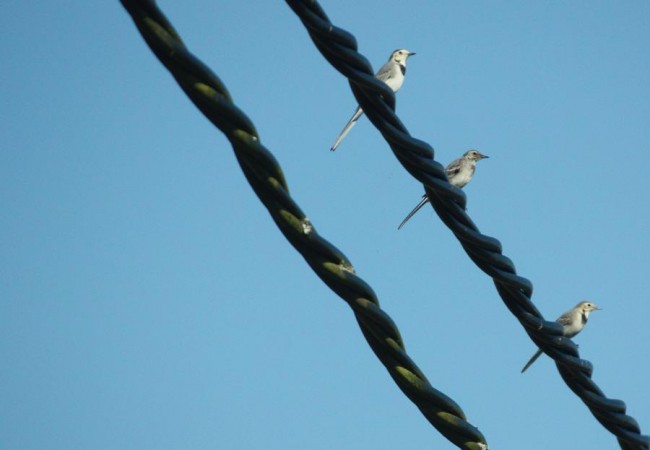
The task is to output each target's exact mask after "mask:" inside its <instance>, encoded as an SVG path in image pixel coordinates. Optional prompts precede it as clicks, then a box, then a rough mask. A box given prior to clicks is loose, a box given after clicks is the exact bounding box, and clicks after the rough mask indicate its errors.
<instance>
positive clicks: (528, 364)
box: [521, 350, 542, 373]
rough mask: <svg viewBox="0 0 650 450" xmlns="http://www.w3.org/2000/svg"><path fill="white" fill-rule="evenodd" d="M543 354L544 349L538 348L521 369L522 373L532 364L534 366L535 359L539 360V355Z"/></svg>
mask: <svg viewBox="0 0 650 450" xmlns="http://www.w3.org/2000/svg"><path fill="white" fill-rule="evenodd" d="M541 354H542V351H541V350H537V352H536V353H535V354H534V355H533V357H532V358H530V360H529V361H528V362H527V363H526V365H525V366H524V368H523V369H521V373H524V372H525V371H526V369H528V368H529V367H530V366H532V365H533V363H534V362H535V361H537V358H539V357H540V356H541Z"/></svg>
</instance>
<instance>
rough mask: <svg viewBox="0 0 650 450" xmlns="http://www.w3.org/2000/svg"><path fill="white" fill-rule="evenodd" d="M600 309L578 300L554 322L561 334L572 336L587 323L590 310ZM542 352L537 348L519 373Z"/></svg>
mask: <svg viewBox="0 0 650 450" xmlns="http://www.w3.org/2000/svg"><path fill="white" fill-rule="evenodd" d="M596 310H600V308H599V307H598V306H596V305H595V304H594V303H591V302H580V303H578V304H577V305H576V306H575V307H574V308H573V309H570V310H569V311H567V312H565V313H564V314H562V315H561V316H560V317H558V318H557V320H556V322H557V323H559V324H560V325H562V328H563V330H562V335H563V336H564V337H568V338H572V337H573V336H575V335H576V334H578V333H580V332H581V331H582V329H583V328H584V327H585V325H587V319H589V314H590V313H591V312H592V311H596ZM541 354H542V351H541V350H539V349H538V350H537V352H535V354H534V355H533V357H532V358H530V360H529V361H528V362H527V363H526V365H525V366H524V368H523V369H521V373H524V372H525V371H526V369H528V368H529V367H530V366H531V365H532V364H533V363H534V362H535V361H537V358H539V356H540V355H541Z"/></svg>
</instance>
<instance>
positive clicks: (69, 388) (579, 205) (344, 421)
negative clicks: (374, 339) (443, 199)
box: [0, 0, 650, 450]
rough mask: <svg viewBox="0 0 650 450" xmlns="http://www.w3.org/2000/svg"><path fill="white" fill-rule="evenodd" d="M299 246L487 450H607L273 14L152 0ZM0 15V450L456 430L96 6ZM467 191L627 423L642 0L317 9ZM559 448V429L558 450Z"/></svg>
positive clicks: (352, 439) (337, 4) (646, 11)
mask: <svg viewBox="0 0 650 450" xmlns="http://www.w3.org/2000/svg"><path fill="white" fill-rule="evenodd" d="M160 5H161V7H162V8H163V10H164V11H165V13H166V14H167V16H168V18H169V19H170V20H171V21H172V23H173V24H174V25H175V27H176V29H177V30H178V32H179V33H180V34H181V36H182V37H183V39H184V41H185V43H186V44H187V45H188V47H189V48H190V49H191V50H192V51H193V52H194V53H195V54H196V55H197V56H198V57H199V58H201V59H202V60H203V61H204V62H205V63H206V64H208V65H209V66H210V67H211V68H212V69H213V70H214V71H215V72H216V73H217V74H218V75H219V77H221V79H222V80H223V81H224V82H225V84H226V85H227V86H228V88H229V90H230V92H231V93H232V95H233V98H234V100H235V102H236V103H237V104H238V105H239V106H240V107H241V108H242V109H243V110H244V111H245V112H246V113H247V114H248V115H249V116H250V117H251V119H252V120H253V121H254V123H255V124H256V126H257V129H258V131H259V133H260V135H261V139H262V141H263V142H264V144H265V145H266V146H267V147H268V148H269V149H271V151H272V152H273V153H274V155H275V156H276V158H277V159H278V161H279V162H280V164H281V165H282V167H283V169H284V172H285V175H286V177H287V180H288V183H289V186H290V189H291V192H292V194H293V195H294V198H295V199H296V201H297V202H298V203H299V204H300V206H301V207H302V208H303V210H304V211H305V212H306V213H307V214H308V216H309V217H310V218H311V220H312V222H313V224H314V225H315V227H316V228H317V230H318V231H319V233H320V234H321V235H323V236H324V237H325V238H327V239H328V240H330V241H331V242H332V243H334V244H335V245H336V246H338V247H339V248H340V249H341V250H342V251H343V252H344V253H345V254H346V255H347V256H348V257H349V258H350V259H351V261H352V262H353V264H354V265H355V268H356V270H357V273H358V275H360V276H361V277H362V278H364V279H365V280H366V281H367V282H368V283H369V284H370V285H371V286H372V287H373V288H374V289H375V291H376V292H377V294H378V296H379V299H380V302H381V305H382V307H383V308H384V309H385V310H386V311H387V313H388V314H390V315H391V317H392V318H393V319H394V320H395V322H396V323H397V325H398V327H399V329H400V331H401V333H402V336H403V338H404V340H405V343H406V347H407V350H408V352H409V354H410V355H411V357H412V358H413V359H414V360H415V361H416V363H417V364H418V365H419V366H420V368H421V369H422V370H423V371H424V372H425V373H426V375H427V376H428V378H429V380H430V381H431V383H432V384H433V386H435V387H436V388H437V389H439V390H441V391H443V392H445V393H446V394H447V395H449V396H450V397H452V398H453V399H454V400H456V401H457V402H458V403H459V404H460V405H461V407H462V408H463V410H464V411H465V413H466V414H467V417H468V419H469V421H470V422H471V423H472V424H474V425H476V426H478V427H479V428H480V429H481V431H482V432H483V433H484V434H485V436H486V437H487V439H488V442H489V443H490V446H491V448H494V449H515V448H525V449H528V450H541V449H548V448H569V447H571V448H589V449H592V450H604V449H613V448H617V444H616V441H615V439H614V437H613V436H612V435H611V434H610V433H609V432H607V431H606V430H605V429H604V428H603V427H602V426H601V425H600V424H599V423H598V422H597V421H596V420H595V419H594V417H593V416H592V415H591V413H590V412H589V410H588V409H587V408H586V407H585V406H584V405H583V404H582V403H581V402H580V400H579V399H578V398H577V397H576V396H575V395H574V394H573V393H572V392H570V391H569V389H568V388H567V387H566V386H565V384H564V383H563V382H562V380H561V379H560V377H559V375H558V373H557V371H556V369H555V366H554V364H552V362H551V361H550V360H549V359H548V358H547V357H543V358H541V359H540V360H539V361H538V362H537V363H536V364H535V365H534V366H533V367H532V368H531V369H530V370H529V372H527V373H526V374H525V375H522V374H520V373H519V371H520V369H521V367H522V366H523V364H524V363H525V362H526V361H527V360H528V358H529V357H530V356H531V355H532V354H533V353H534V351H535V346H534V344H533V343H532V342H531V341H530V339H529V338H528V337H527V335H526V334H525V333H524V330H523V328H522V327H521V326H520V325H519V323H518V322H517V321H516V319H515V318H514V317H513V316H512V315H511V314H510V312H509V311H508V310H507V309H506V308H505V306H504V305H503V303H502V301H501V299H500V298H499V297H498V295H497V293H496V291H495V289H494V285H493V283H492V280H491V279H490V278H489V277H487V276H486V275H485V274H483V273H482V272H480V271H479V270H478V269H477V268H476V267H475V266H474V264H473V263H472V262H471V261H470V260H469V258H468V257H467V256H466V254H465V253H464V252H463V251H462V249H461V247H460V245H459V244H458V242H457V241H456V240H455V238H454V237H453V236H452V234H451V232H449V230H448V229H447V228H446V227H445V226H444V225H442V223H441V222H440V220H439V219H438V218H437V217H436V216H435V215H434V213H433V212H432V210H431V208H427V209H424V210H423V211H422V212H420V213H419V214H418V215H417V216H415V217H414V219H412V221H411V222H410V223H409V224H408V225H407V226H406V227H405V228H404V229H402V230H401V231H399V232H398V231H397V225H398V224H399V222H400V221H401V220H402V218H403V217H404V215H405V214H406V213H407V212H408V211H409V210H410V209H411V208H412V207H413V206H414V205H415V204H416V203H417V201H418V200H419V198H420V195H421V194H422V192H423V189H422V187H421V185H418V183H417V182H416V181H415V180H413V179H412V178H411V177H410V176H409V175H408V174H407V173H406V172H405V171H404V170H403V169H402V168H401V166H399V164H398V163H397V161H396V159H395V157H394V156H393V155H392V152H391V151H390V149H389V147H388V145H387V144H386V143H385V142H384V141H383V140H382V138H381V137H380V135H379V133H378V132H377V131H376V130H375V129H374V128H373V127H372V125H371V124H370V123H369V122H368V120H367V119H366V118H364V119H362V120H361V121H360V122H359V123H358V125H357V126H356V128H354V130H353V131H352V132H351V133H350V135H349V136H348V137H347V138H346V140H345V141H344V142H343V144H342V145H341V147H340V149H339V150H338V151H337V152H335V153H332V152H330V151H329V146H330V145H331V143H332V142H333V140H334V138H335V137H336V135H337V134H338V132H339V131H340V130H341V128H342V127H343V125H344V124H345V122H346V121H347V120H348V118H349V117H350V115H351V114H352V112H353V110H354V107H355V101H354V99H353V97H352V95H351V93H350V90H349V87H348V85H347V81H346V80H345V79H344V78H343V77H342V76H341V75H339V74H338V73H337V72H336V71H335V70H334V69H332V68H331V67H330V66H329V64H328V63H327V62H326V61H325V60H324V59H323V57H322V56H321V55H320V54H319V53H318V51H317V50H316V49H315V47H314V45H313V43H312V42H311V40H310V39H309V37H308V35H307V33H306V31H305V30H304V28H303V26H302V24H301V23H300V22H299V20H298V18H297V17H296V16H295V15H294V14H293V12H292V11H291V10H290V8H289V7H288V6H287V5H286V3H284V2H282V1H277V2H250V3H248V2H213V1H205V0H197V1H188V2H171V1H164V2H161V3H160ZM3 6H4V7H3V13H2V14H1V15H0V29H1V30H2V31H0V33H1V36H2V39H0V50H1V51H2V55H3V58H2V67H3V68H2V76H1V79H2V82H1V83H0V95H1V101H0V123H1V125H0V211H1V213H0V360H1V361H2V365H1V375H0V447H1V448H2V449H7V450H71V449H94V450H108V449H134V450H135V449H170V450H175V449H179V450H180V449H183V450H186V449H193V450H199V449H244V450H246V449H260V448H265V449H294V448H295V449H298V448H304V449H310V450H311V449H315V450H318V449H323V450H325V449H350V450H352V449H355V450H359V449H361V450H366V449H368V450H369V449H373V450H374V449H394V448H404V447H408V448H418V449H419V448H438V449H439V448H454V447H453V446H452V445H451V444H450V443H449V442H448V441H447V440H446V439H445V438H443V437H442V436H441V435H440V434H439V433H438V432H437V431H436V430H435V429H433V428H432V427H431V426H430V425H429V424H428V422H427V421H426V420H425V419H424V418H423V417H422V416H421V415H420V413H419V411H418V410H417V409H416V408H415V406H414V405H412V404H411V403H410V402H409V401H408V400H407V399H406V398H405V397H404V396H403V395H402V394H401V392H400V391H399V390H398V388H397V387H396V386H395V385H394V383H393V381H392V380H391V379H390V377H389V376H388V374H387V372H386V371H385V369H384V368H383V366H382V365H381V364H380V363H379V362H378V361H377V359H376V358H375V356H374V355H373V354H372V352H371V350H370V349H369V347H368V345H367V344H366V342H365V340H364V339H363V336H362V335H361V333H360V331H359V328H358V326H357V324H356V322H355V320H354V317H353V315H352V313H351V310H350V309H349V307H348V306H347V305H346V304H345V303H344V302H343V301H342V300H341V299H339V298H338V297H336V296H335V295H334V294H333V293H332V292H330V291H329V290H328V289H327V288H326V287H325V286H324V284H323V283H322V282H321V281H320V280H319V279H318V278H317V277H316V276H315V275H314V274H313V273H312V272H311V270H310V269H309V268H308V266H307V265H306V263H305V262H304V261H303V259H302V258H301V257H300V255H299V254H297V253H296V251H295V250H294V249H293V248H292V247H291V246H290V245H289V244H288V243H287V242H286V241H285V239H284V238H283V237H282V235H281V234H280V232H279V231H278V230H277V229H276V226H275V225H274V224H273V222H272V221H271V219H270V216H269V215H268V213H267V212H266V210H265V209H264V207H263V206H262V204H261V203H260V202H259V201H258V200H257V198H256V197H255V195H254V194H253V191H252V190H251V188H250V187H249V186H248V184H247V182H246V181H245V179H244V176H243V175H242V173H241V170H240V169H239V166H238V164H237V162H236V160H235V158H234V155H233V152H232V150H231V148H230V146H229V144H228V142H227V141H226V139H225V138H224V136H223V135H222V134H221V133H220V132H219V131H218V130H216V129H215V128H214V127H213V126H212V125H211V124H210V123H209V122H208V121H207V120H206V119H205V118H204V117H203V116H202V115H201V114H200V113H199V112H198V111H197V110H196V109H195V108H194V106H193V105H192V104H191V103H190V101H189V100H188V99H187V98H186V97H185V95H184V94H183V93H182V92H181V90H180V89H179V88H178V86H177V85H176V83H175V82H174V81H173V79H172V78H171V76H170V75H169V73H168V72H167V71H166V70H165V69H164V68H163V67H162V65H161V64H160V63H159V62H158V61H157V60H156V59H155V57H154V56H153V54H152V53H151V51H150V50H149V49H148V48H147V47H146V45H145V44H144V41H143V39H142V38H141V37H140V34H139V33H138V32H137V30H136V28H135V26H134V24H133V23H132V21H131V19H130V17H129V16H128V15H127V13H126V12H125V11H124V10H123V8H122V6H121V5H120V4H119V2H117V1H103V2H64V3H61V2H26V1H18V0H9V1H6V2H5V3H4V5H3ZM322 6H323V7H324V8H325V10H326V11H327V13H328V14H329V16H330V18H331V19H332V21H333V22H334V23H335V24H336V25H338V26H340V27H343V28H344V29H347V30H349V31H351V32H352V33H353V34H354V35H355V36H356V37H357V39H358V42H359V48H360V51H361V52H362V53H363V54H364V55H365V56H367V57H368V59H369V60H370V61H371V62H372V64H373V67H375V69H376V68H378V67H379V66H380V65H382V64H383V63H384V62H385V61H386V59H387V58H388V55H389V54H390V52H391V51H393V50H394V49H396V48H400V47H403V48H407V49H409V50H411V51H414V52H417V56H414V57H413V58H412V59H410V60H409V65H408V67H409V71H408V74H407V79H406V82H405V84H404V87H403V88H402V90H401V91H400V92H399V95H398V113H399V116H400V118H401V119H402V121H403V122H404V123H405V125H406V126H407V128H408V129H409V131H410V132H411V134H412V135H414V136H415V137H418V138H420V139H423V140H425V141H427V142H429V143H430V144H431V145H432V146H433V147H434V148H435V150H436V155H435V156H436V159H437V160H439V161H441V162H442V163H444V164H447V163H448V162H449V161H451V160H452V159H454V158H457V157H458V156H459V155H460V154H462V153H463V152H464V151H466V150H467V149H469V148H477V149H479V150H480V151H482V152H483V153H485V154H487V155H489V156H490V159H488V160H486V161H482V162H481V163H480V164H479V167H478V170H477V174H476V176H475V178H474V180H472V182H471V183H470V184H469V185H468V186H467V187H466V188H465V192H466V193H467V195H468V209H469V213H470V215H471V217H472V218H473V220H474V221H475V223H476V224H477V225H478V227H479V228H480V230H481V231H482V232H484V233H486V234H488V235H491V236H494V237H496V238H498V239H499V240H500V241H501V242H502V244H503V248H504V254H505V255H507V256H509V257H510V258H512V259H513V261H514V262H515V264H516V267H517V270H518V272H519V273H520V274H521V275H523V276H525V277H527V278H529V279H531V280H532V281H533V283H534V287H535V292H534V295H533V301H534V302H535V303H536V305H537V306H538V307H539V309H540V310H541V311H542V312H543V314H545V316H546V317H547V318H548V319H555V318H556V317H557V316H558V315H559V314H561V313H562V312H564V311H566V310H567V309H569V308H571V307H573V306H574V305H575V304H576V303H577V302H578V301H580V300H583V299H589V300H591V301H593V302H595V303H597V304H598V305H600V306H601V307H602V308H603V311H602V312H601V311H598V312H596V313H594V314H593V315H592V316H591V320H590V323H589V326H588V327H587V329H586V330H585V331H584V332H583V333H582V334H581V335H579V336H578V337H577V338H576V342H577V343H579V344H580V350H581V355H582V356H583V357H584V358H586V359H588V360H589V361H591V362H592V363H593V364H594V366H595V370H594V380H595V381H596V383H597V384H598V385H599V386H600V387H601V388H602V389H603V390H604V392H605V393H606V394H607V395H608V396H609V397H611V398H618V399H622V400H624V401H625V402H626V403H627V406H628V413H629V414H630V415H632V416H633V417H634V418H636V419H637V420H638V421H639V423H640V424H641V427H642V431H643V432H644V433H646V434H649V433H650V381H648V380H650V350H649V347H648V344H649V343H650V326H649V325H648V323H649V322H648V321H649V320H650V301H649V299H650V294H649V292H650V265H649V259H650V257H649V255H650V201H649V200H648V192H650V179H649V177H648V161H647V160H648V155H649V154H650V51H649V43H650V3H648V2H647V1H645V0H639V1H627V2H614V1H610V2H605V1H573V2H549V1H535V2H514V1H493V2H466V1H462V2H461V1H455V0H454V1H451V0H449V1H436V2H432V1H430V0H418V1H412V2H386V1H375V2H370V1H365V0H363V1H362V0H359V1H354V2H350V1H342V0H332V1H323V2H322ZM575 442H578V444H575V445H572V444H573V443H575Z"/></svg>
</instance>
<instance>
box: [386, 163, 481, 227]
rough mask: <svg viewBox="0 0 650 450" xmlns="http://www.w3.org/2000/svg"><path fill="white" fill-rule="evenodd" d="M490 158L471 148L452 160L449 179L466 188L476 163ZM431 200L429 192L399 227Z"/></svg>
mask: <svg viewBox="0 0 650 450" xmlns="http://www.w3.org/2000/svg"><path fill="white" fill-rule="evenodd" d="M485 158H489V156H487V155H483V154H481V153H480V152H478V151H477V150H469V151H467V152H465V154H463V156H461V157H460V158H458V159H456V160H454V161H452V162H451V163H450V164H449V165H448V166H447V168H446V169H445V171H446V172H447V179H448V180H449V183H450V184H452V185H454V186H456V187H457V188H460V189H462V188H464V187H465V186H466V185H467V183H469V182H470V181H471V180H472V176H474V171H475V170H476V163H477V162H478V161H480V160H482V159H485ZM428 201H429V197H428V196H427V194H424V195H423V196H422V200H420V203H418V204H417V205H416V206H415V208H413V210H412V211H411V212H410V213H408V215H407V216H406V217H405V218H404V220H402V223H400V224H399V227H397V229H398V230H399V229H401V228H402V227H403V226H404V224H405V223H406V222H408V221H409V219H410V218H411V217H413V216H414V215H415V213H416V212H418V211H419V210H420V208H422V207H423V206H424V205H426V204H427V202H428Z"/></svg>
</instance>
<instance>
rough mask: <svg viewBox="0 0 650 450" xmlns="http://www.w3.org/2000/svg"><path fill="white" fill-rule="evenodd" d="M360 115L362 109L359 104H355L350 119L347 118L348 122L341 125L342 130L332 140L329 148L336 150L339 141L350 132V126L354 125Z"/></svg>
mask: <svg viewBox="0 0 650 450" xmlns="http://www.w3.org/2000/svg"><path fill="white" fill-rule="evenodd" d="M362 115H363V109H361V106H357V109H356V111H354V114H353V115H352V118H350V120H348V123H346V124H345V127H343V130H342V131H341V133H339V135H338V136H337V138H336V140H335V141H334V143H333V144H332V147H331V148H330V150H332V151H334V150H336V149H337V148H338V146H339V144H340V143H341V141H342V140H343V138H345V136H347V135H348V133H349V132H350V130H351V129H352V127H353V126H354V125H356V123H357V120H359V118H360V117H361V116H362Z"/></svg>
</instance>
